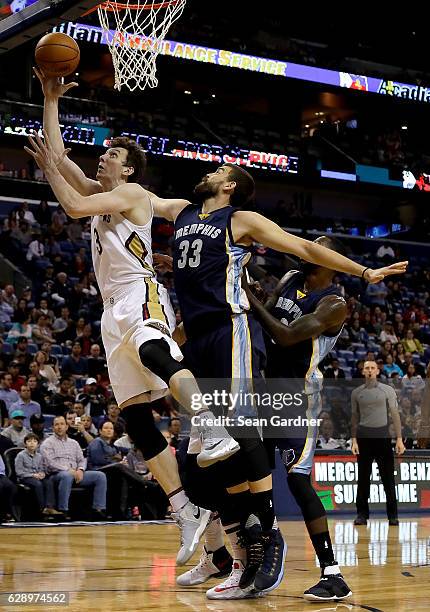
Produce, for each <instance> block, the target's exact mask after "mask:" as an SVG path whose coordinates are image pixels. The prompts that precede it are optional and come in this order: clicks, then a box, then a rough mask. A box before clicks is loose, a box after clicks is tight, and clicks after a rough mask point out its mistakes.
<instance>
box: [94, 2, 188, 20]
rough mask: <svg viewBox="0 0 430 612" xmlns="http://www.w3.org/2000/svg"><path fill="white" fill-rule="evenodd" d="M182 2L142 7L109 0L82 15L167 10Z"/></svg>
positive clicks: (152, 4) (156, 3) (154, 3)
mask: <svg viewBox="0 0 430 612" xmlns="http://www.w3.org/2000/svg"><path fill="white" fill-rule="evenodd" d="M180 1H181V0H166V1H165V2H152V3H151V4H146V5H145V6H142V5H141V4H124V3H123V2H112V1H111V0H108V1H107V2H102V3H101V4H96V6H93V7H92V8H90V10H89V11H86V12H85V13H82V17H85V16H86V15H89V14H90V13H93V12H94V11H96V10H97V9H98V8H102V9H104V10H105V11H114V10H120V11H125V10H126V9H131V10H133V11H138V10H144V11H150V10H157V9H160V8H167V7H168V6H172V5H174V4H178V2H180Z"/></svg>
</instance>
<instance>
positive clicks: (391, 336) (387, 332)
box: [379, 321, 398, 344]
mask: <svg viewBox="0 0 430 612" xmlns="http://www.w3.org/2000/svg"><path fill="white" fill-rule="evenodd" d="M379 339H380V341H381V342H386V341H387V340H389V341H390V342H391V343H392V344H397V342H398V339H397V336H396V334H395V332H394V327H393V323H392V322H391V321H385V323H384V327H383V329H382V331H381V335H380V336H379Z"/></svg>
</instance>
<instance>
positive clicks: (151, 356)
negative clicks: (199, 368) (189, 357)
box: [139, 338, 185, 385]
mask: <svg viewBox="0 0 430 612" xmlns="http://www.w3.org/2000/svg"><path fill="white" fill-rule="evenodd" d="M139 356H140V360H141V362H142V363H143V365H144V366H145V368H148V370H151V372H153V374H155V375H156V376H158V377H159V378H161V380H164V382H165V383H166V384H167V385H168V384H169V380H170V379H171V377H172V376H173V374H176V373H177V372H180V371H181V370H185V367H184V366H183V365H181V362H180V361H176V359H173V357H172V355H171V354H170V349H169V345H168V344H167V342H166V341H165V340H163V339H162V338H160V339H159V340H148V342H144V343H143V344H142V345H141V346H140V347H139Z"/></svg>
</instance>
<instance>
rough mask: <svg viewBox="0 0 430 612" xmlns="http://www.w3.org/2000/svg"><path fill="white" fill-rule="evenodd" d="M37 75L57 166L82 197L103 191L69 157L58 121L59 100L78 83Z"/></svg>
mask: <svg viewBox="0 0 430 612" xmlns="http://www.w3.org/2000/svg"><path fill="white" fill-rule="evenodd" d="M33 70H34V73H35V75H36V76H37V78H38V79H39V81H40V84H41V85H42V90H43V95H44V96H45V101H44V105H43V127H44V129H45V130H46V132H47V134H48V137H49V139H50V142H51V144H52V148H53V150H54V151H55V153H56V155H57V156H58V158H57V165H58V169H59V171H60V173H61V174H62V176H64V178H65V179H66V181H67V182H68V183H70V185H72V187H74V188H75V189H76V191H78V192H79V193H80V194H81V195H85V196H86V195H91V194H93V193H98V192H100V191H102V188H101V185H100V183H99V182H98V181H93V180H92V179H89V178H88V177H87V176H85V173H84V172H83V171H82V170H81V168H79V166H78V165H77V164H75V163H74V162H73V161H72V160H70V159H69V158H68V157H67V152H68V151H67V152H66V150H65V147H64V142H63V137H62V135H61V130H60V122H59V119H58V100H59V98H61V96H63V95H64V94H65V93H66V92H67V91H69V89H72V87H77V85H78V84H77V83H76V82H72V83H67V84H66V83H61V81H60V79H58V78H57V77H47V76H45V75H44V74H43V72H42V71H41V70H40V69H38V68H33Z"/></svg>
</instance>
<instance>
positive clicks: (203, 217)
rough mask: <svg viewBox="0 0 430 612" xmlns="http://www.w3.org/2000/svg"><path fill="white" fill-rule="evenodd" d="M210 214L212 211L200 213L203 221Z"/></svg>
mask: <svg viewBox="0 0 430 612" xmlns="http://www.w3.org/2000/svg"><path fill="white" fill-rule="evenodd" d="M209 216H210V213H200V214H199V219H200V220H201V221H204V220H205V219H207V218H208V217H209Z"/></svg>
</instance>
